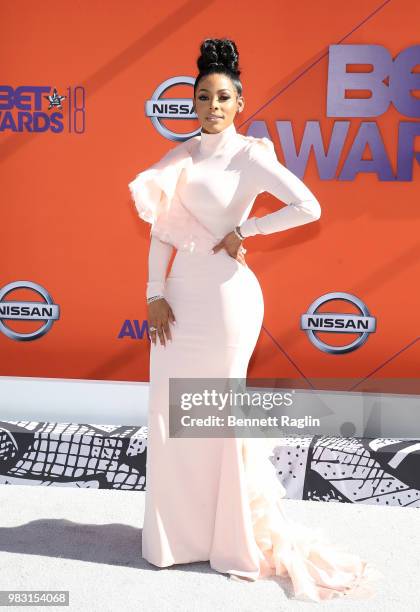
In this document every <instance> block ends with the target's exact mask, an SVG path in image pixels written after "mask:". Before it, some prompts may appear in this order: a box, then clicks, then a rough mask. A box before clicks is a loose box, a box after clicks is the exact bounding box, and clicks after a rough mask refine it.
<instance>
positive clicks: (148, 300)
mask: <svg viewBox="0 0 420 612" xmlns="http://www.w3.org/2000/svg"><path fill="white" fill-rule="evenodd" d="M164 297H165V296H164V295H153V296H152V297H148V298H146V302H147V303H148V304H150V302H154V301H155V300H162V299H164Z"/></svg>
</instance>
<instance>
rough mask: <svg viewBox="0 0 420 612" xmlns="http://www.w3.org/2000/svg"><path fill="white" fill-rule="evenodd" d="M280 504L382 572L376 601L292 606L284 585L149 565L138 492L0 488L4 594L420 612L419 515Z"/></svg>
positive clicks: (91, 607)
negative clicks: (55, 592)
mask: <svg viewBox="0 0 420 612" xmlns="http://www.w3.org/2000/svg"><path fill="white" fill-rule="evenodd" d="M283 503H284V505H285V509H286V511H287V512H288V513H290V514H291V515H292V516H293V519H294V520H297V521H301V522H304V523H306V524H308V523H309V524H311V523H314V524H316V525H317V526H320V527H321V528H322V529H323V530H325V533H326V534H327V535H328V538H331V537H333V538H334V541H335V542H336V543H338V544H340V547H343V549H345V550H348V551H352V552H357V553H358V554H361V555H362V556H364V557H365V558H368V559H369V560H371V561H372V562H373V563H374V564H375V565H376V566H377V567H378V568H379V569H380V570H381V571H382V572H383V573H384V574H385V579H384V580H383V581H382V582H381V583H380V584H378V587H379V588H378V592H377V595H376V596H375V597H374V598H373V599H370V600H368V601H351V600H345V601H343V600H342V599H340V600H334V601H330V602H326V603H323V604H316V603H310V602H296V601H293V600H292V599H290V597H291V595H292V594H291V592H290V583H289V582H288V581H286V582H284V583H283V582H282V583H281V586H280V584H279V583H277V582H276V581H268V582H267V581H264V582H250V583H248V582H247V583H242V582H237V581H231V580H229V579H228V577H227V576H226V575H224V574H218V573H217V572H214V571H213V570H212V569H211V568H210V566H209V564H208V563H196V564H191V565H177V566H173V567H172V568H168V569H159V568H155V567H154V566H152V565H150V564H148V563H147V562H146V561H144V560H143V559H142V558H141V527H142V523H143V512H144V493H135V492H125V491H124V492H117V491H107V490H94V489H77V488H75V487H43V486H40V487H36V486H8V485H2V486H0V567H1V572H0V590H13V589H21V590H42V589H49V590H68V591H70V606H69V607H68V608H65V609H70V610H74V611H77V612H84V611H86V612H95V611H96V610H97V611H98V612H99V611H101V612H102V611H103V612H108V611H109V612H119V611H120V610H121V611H123V610H124V612H129V611H133V612H134V611H135V612H141V611H148V612H155V611H156V612H158V611H159V612H162V611H165V610H170V611H171V612H176V611H180V612H181V611H182V612H189V611H197V612H207V611H209V612H210V611H211V612H214V611H215V610H229V612H231V611H238V612H239V611H240V612H260V611H264V612H268V611H271V610H272V611H276V612H279V611H281V610H293V611H295V610H296V611H299V610H311V609H313V610H321V609H322V610H324V609H325V610H327V609H334V610H336V611H337V610H340V612H341V610H357V611H359V610H369V611H375V612H376V611H379V610H380V611H381V612H382V611H386V610H389V611H390V612H391V611H392V612H395V611H396V610H398V611H399V610H404V612H411V611H413V612H414V611H416V612H417V611H418V610H419V604H418V601H419V599H420V581H419V569H418V568H419V564H418V556H419V553H420V513H419V511H418V510H417V509H415V508H397V507H376V506H368V505H364V506H361V505H359V506H356V505H353V504H339V503H321V502H304V501H296V500H284V502H283ZM14 609H16V610H21V609H22V610H24V609H25V610H28V609H30V610H43V611H44V610H45V609H46V608H45V607H40V606H30V607H29V608H28V607H23V606H19V607H16V608H14ZM54 609H57V608H55V607H54Z"/></svg>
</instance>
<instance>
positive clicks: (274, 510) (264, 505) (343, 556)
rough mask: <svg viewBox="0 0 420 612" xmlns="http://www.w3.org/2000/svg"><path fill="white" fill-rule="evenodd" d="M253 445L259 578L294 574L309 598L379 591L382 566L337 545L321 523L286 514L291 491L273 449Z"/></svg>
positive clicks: (249, 465)
mask: <svg viewBox="0 0 420 612" xmlns="http://www.w3.org/2000/svg"><path fill="white" fill-rule="evenodd" d="M255 441H256V440H255V439H254V440H253V443H255ZM253 446H254V444H251V446H250V447H249V446H248V445H246V446H245V447H244V450H245V455H246V457H245V465H246V470H245V472H246V478H247V490H248V498H249V503H250V510H251V516H252V524H253V532H254V536H255V540H256V543H257V546H258V549H259V554H260V575H259V578H269V577H270V576H279V577H286V576H288V577H289V578H290V580H291V582H292V585H293V590H294V595H295V599H300V600H303V601H314V602H320V601H323V600H327V599H333V598H336V597H344V596H346V598H352V599H367V598H370V597H371V596H372V595H373V594H374V593H375V591H376V588H375V585H374V581H375V580H377V579H382V578H383V577H384V575H383V574H382V572H380V571H379V570H378V569H377V568H376V567H373V566H372V565H370V564H369V563H368V562H367V561H365V560H364V559H362V558H360V557H359V556H358V555H356V554H353V553H347V552H344V551H340V550H339V549H337V548H336V547H335V545H333V544H332V543H331V542H329V541H328V540H327V539H326V537H325V535H324V533H323V531H322V530H321V529H320V528H309V527H306V526H305V525H301V524H299V523H296V522H295V521H292V520H291V519H289V518H288V517H286V515H285V513H284V511H283V509H282V507H281V501H280V500H281V498H282V497H284V496H285V494H286V491H285V489H284V487H283V486H282V485H281V483H280V482H279V480H278V478H277V476H276V473H275V468H274V466H271V465H270V463H271V462H270V461H269V459H268V458H267V455H266V454H265V458H264V452H261V450H260V451H259V452H258V453H257V454H256V455H254V453H253V452H252V447H253ZM250 448H251V452H250V451H249V449H250ZM259 458H260V459H262V461H258V459H259Z"/></svg>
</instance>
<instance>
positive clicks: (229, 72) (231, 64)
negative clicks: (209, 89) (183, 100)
mask: <svg viewBox="0 0 420 612" xmlns="http://www.w3.org/2000/svg"><path fill="white" fill-rule="evenodd" d="M200 52H201V55H200V57H199V58H198V59H197V67H198V70H199V73H198V76H197V78H196V79H195V83H194V97H195V94H196V90H197V87H198V84H199V82H200V80H201V79H202V78H203V77H204V76H207V75H208V74H212V73H214V72H219V73H222V74H225V75H226V76H228V77H229V78H230V80H231V81H232V83H233V86H234V87H235V89H236V91H237V93H238V95H239V96H241V95H242V83H241V81H240V79H239V75H240V74H241V71H240V70H239V52H238V49H237V48H236V45H235V43H234V42H233V40H229V39H228V38H206V39H205V40H204V41H203V42H202V43H201V46H200Z"/></svg>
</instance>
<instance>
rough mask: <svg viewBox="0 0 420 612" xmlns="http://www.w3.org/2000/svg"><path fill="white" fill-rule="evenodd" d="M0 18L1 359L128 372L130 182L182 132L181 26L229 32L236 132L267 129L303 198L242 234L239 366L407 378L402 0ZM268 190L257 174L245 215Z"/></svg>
mask: <svg viewBox="0 0 420 612" xmlns="http://www.w3.org/2000/svg"><path fill="white" fill-rule="evenodd" d="M2 17H3V31H2V57H3V63H2V82H1V84H0V139H1V195H2V198H1V209H2V217H1V244H2V258H1V262H2V263H1V280H0V291H1V296H0V315H1V318H0V322H1V323H0V324H1V333H0V354H1V375H3V376H32V377H52V378H55V377H57V378H77V379H100V380H121V381H147V380H148V376H149V338H148V331H147V309H146V303H145V286H146V280H147V256H148V245H149V240H150V225H148V224H147V223H145V222H144V221H142V220H141V219H140V218H139V217H138V216H137V213H136V210H135V207H134V204H133V202H132V200H131V198H130V194H129V190H128V183H129V181H131V180H132V179H133V178H134V176H135V175H136V174H137V173H138V172H140V171H141V170H144V169H146V168H147V167H148V166H150V165H151V164H152V163H154V162H155V161H157V160H158V159H159V158H160V157H162V156H163V155H164V154H165V153H166V152H167V151H168V149H170V148H172V147H173V146H176V144H177V143H178V142H179V141H180V140H182V139H184V138H186V137H188V136H191V135H195V134H196V132H197V130H198V129H199V125H198V122H197V119H196V117H195V115H194V114H193V113H192V111H191V105H192V99H191V96H192V85H193V82H194V78H195V76H196V74H197V73H196V59H197V57H198V55H199V46H200V43H201V41H202V40H203V39H204V38H208V37H228V38H232V39H233V40H235V42H236V44H237V45H238V49H239V52H240V67H241V69H242V74H241V78H242V82H243V85H244V98H245V110H244V112H243V113H242V114H241V115H240V122H238V123H236V129H237V131H238V132H239V133H242V134H249V135H253V136H267V137H269V138H270V139H272V141H273V143H274V145H275V149H276V152H277V156H278V159H279V161H281V162H282V163H283V164H285V165H286V166H287V167H288V168H289V169H290V170H292V171H293V172H294V173H295V174H297V175H298V176H299V177H300V178H302V179H303V180H304V182H305V183H306V184H307V185H308V186H309V188H310V189H311V190H312V191H313V192H314V194H315V195H316V197H317V199H318V200H319V202H320V204H321V207H322V217H321V219H320V221H319V222H317V223H314V224H308V225H307V226H301V227H298V228H295V229H292V230H289V231H287V232H284V233H283V232H282V233H277V234H273V235H270V236H265V237H261V236H256V237H252V238H249V239H247V241H246V247H247V255H246V258H247V263H248V265H249V266H250V267H251V268H252V269H253V270H254V272H255V274H256V275H257V277H258V279H259V281H260V284H261V286H262V289H263V293H264V298H265V319H264V325H263V329H262V331H261V335H260V338H259V341H258V345H257V347H256V350H255V352H254V355H253V357H252V360H251V362H250V367H249V371H248V375H249V376H250V377H254V378H255V377H273V378H281V379H293V380H296V379H301V380H302V381H303V382H304V383H305V384H306V385H309V386H310V385H311V381H313V380H316V379H329V380H333V379H334V380H341V379H346V380H347V381H348V388H349V389H352V390H355V391H358V390H359V389H361V388H362V386H361V385H362V383H363V384H364V383H366V382H369V381H376V383H375V384H377V383H378V381H382V382H383V383H386V382H387V381H391V380H394V381H395V379H411V380H413V379H416V377H417V379H418V378H419V370H420V367H419V366H420V342H419V325H418V322H417V316H418V312H419V311H420V289H419V279H420V243H419V230H420V197H419V196H420V191H419V179H420V167H419V162H420V122H419V118H420V74H419V72H420V68H419V67H420V40H419V28H418V24H419V23H420V4H419V3H418V2H417V1H416V0H399V1H395V2H390V1H388V2H386V1H385V2H381V1H379V0H363V2H362V1H361V0H354V1H353V2H351V3H348V2H336V1H333V0H327V1H324V2H316V3H314V2H311V1H309V0H306V1H303V2H298V3H296V2H290V1H280V2H279V1H278V0H270V1H267V0H265V1H263V2H259V3H257V4H255V3H253V2H252V3H251V2H248V3H241V4H239V5H238V4H237V3H234V2H231V3H226V2H220V1H215V2H210V3H208V2H206V3H203V2H173V1H172V2H166V3H165V2H164V3H163V4H162V3H160V4H159V5H157V4H153V3H149V2H144V1H138V2H136V1H134V0H130V1H125V2H110V1H109V0H107V1H101V2H99V1H98V0H94V1H90V2H72V3H64V4H60V5H59V6H54V7H52V5H51V4H49V3H46V2H41V3H36V4H34V3H11V2H10V3H4V4H3V6H2ZM396 25H398V27H396ZM281 205H282V204H281V203H280V202H279V201H278V200H276V199H275V198H274V197H273V196H271V195H269V194H268V193H264V194H261V195H260V196H259V197H258V198H257V200H256V202H255V205H254V208H253V211H252V214H253V215H257V216H258V215H263V214H266V213H268V212H270V211H272V210H274V209H276V208H278V207H279V206H281ZM175 315H176V313H175ZM203 351H205V347H203ZM408 386H409V385H408V383H407V385H406V386H405V388H408ZM381 388H382V387H381ZM383 388H384V389H385V390H386V389H387V387H386V384H385V386H384V387H383ZM393 389H394V388H393V387H392V385H390V386H389V387H388V390H393Z"/></svg>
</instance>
